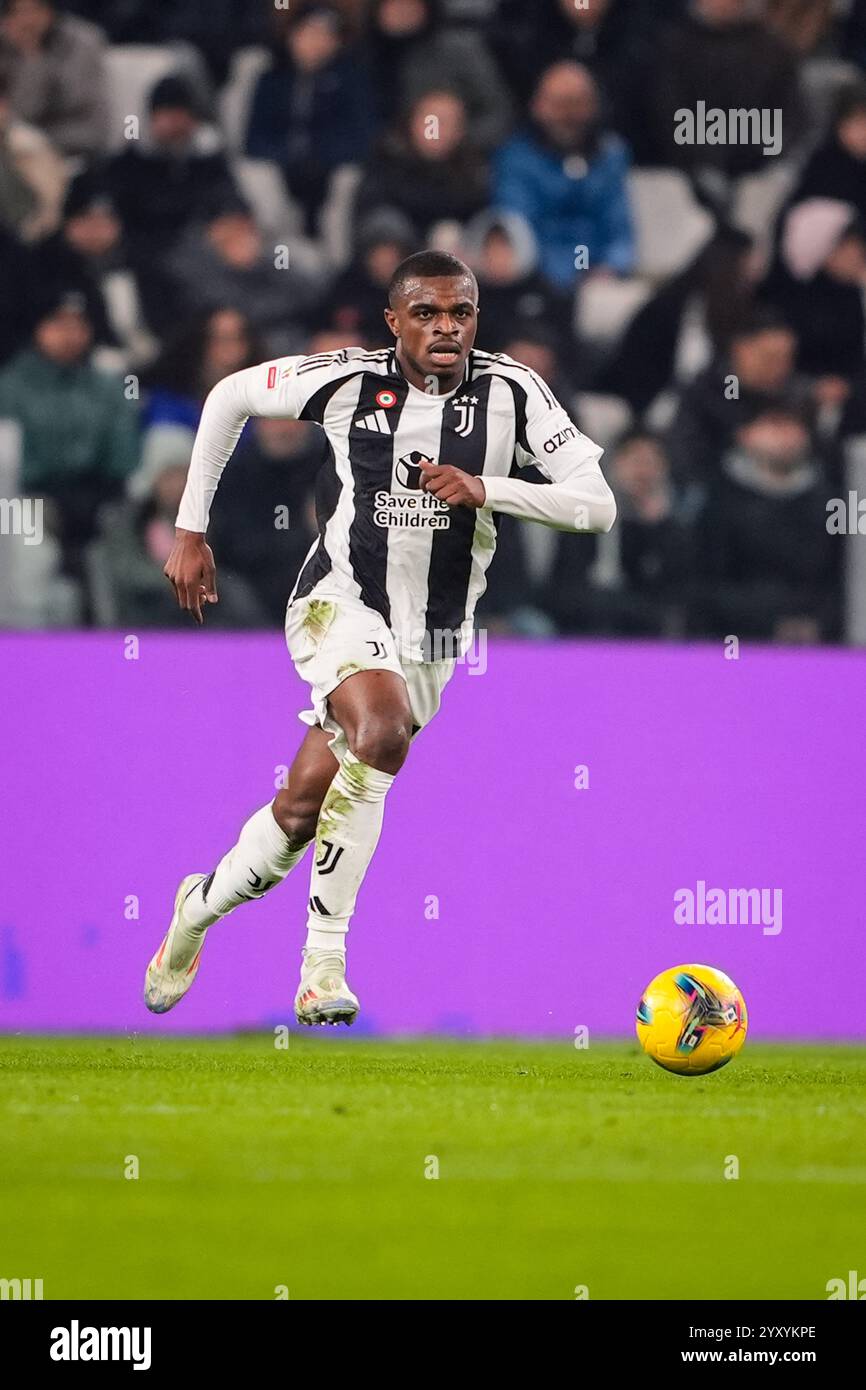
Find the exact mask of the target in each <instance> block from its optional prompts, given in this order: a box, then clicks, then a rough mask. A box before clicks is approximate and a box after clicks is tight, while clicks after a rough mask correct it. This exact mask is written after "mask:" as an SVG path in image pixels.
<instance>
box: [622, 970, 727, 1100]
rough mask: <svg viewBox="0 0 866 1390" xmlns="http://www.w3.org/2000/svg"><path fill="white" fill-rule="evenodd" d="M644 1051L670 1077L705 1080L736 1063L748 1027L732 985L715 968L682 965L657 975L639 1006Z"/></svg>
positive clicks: (641, 1041) (725, 976)
mask: <svg viewBox="0 0 866 1390" xmlns="http://www.w3.org/2000/svg"><path fill="white" fill-rule="evenodd" d="M636 1026H637V1035H638V1038H639V1039H640V1044H641V1047H642V1048H643V1050H644V1052H645V1053H646V1054H647V1056H648V1057H652V1059H653V1061H654V1062H657V1063H658V1065H659V1066H660V1067H664V1068H665V1071H675V1072H677V1073H678V1074H679V1075H681V1076H705V1075H706V1073H707V1072H710V1071H718V1069H719V1067H724V1066H725V1065H726V1064H727V1063H728V1062H730V1061H731V1059H732V1058H733V1057H736V1055H737V1053H738V1052H739V1050H740V1048H741V1047H742V1046H743V1043H744V1042H745V1041H746V1030H747V1028H748V1026H749V1020H748V1015H747V1014H746V1001H745V1000H744V998H743V996H742V994H741V993H740V991H739V990H738V989H737V986H736V985H735V984H734V982H733V980H731V979H729V977H728V976H727V975H725V974H723V972H722V971H721V970H715V969H714V968H713V966H711V965H677V966H674V968H673V970H663V971H662V973H661V974H660V975H656V977H655V979H654V980H652V981H651V982H650V983H649V984H648V985H647V987H646V989H645V990H644V992H643V996H642V998H641V1001H640V1003H639V1004H638V1006H637V1025H636Z"/></svg>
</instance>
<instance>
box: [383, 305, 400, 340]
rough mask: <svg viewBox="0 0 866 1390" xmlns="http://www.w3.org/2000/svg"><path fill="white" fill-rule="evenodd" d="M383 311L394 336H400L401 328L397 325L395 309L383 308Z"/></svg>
mask: <svg viewBox="0 0 866 1390" xmlns="http://www.w3.org/2000/svg"><path fill="white" fill-rule="evenodd" d="M383 313H384V315H385V322H386V323H387V325H388V327H389V328H390V330H391V332H392V333H393V334H394V337H395V338H399V336H400V330H399V328H398V327H397V315H396V314H395V313H394V310H393V309H384V310H383Z"/></svg>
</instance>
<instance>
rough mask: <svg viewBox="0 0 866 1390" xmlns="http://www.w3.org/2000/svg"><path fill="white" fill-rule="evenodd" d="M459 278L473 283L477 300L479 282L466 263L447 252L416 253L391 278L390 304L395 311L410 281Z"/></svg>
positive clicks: (399, 266)
mask: <svg viewBox="0 0 866 1390" xmlns="http://www.w3.org/2000/svg"><path fill="white" fill-rule="evenodd" d="M458 276H459V277H460V278H461V279H466V280H469V281H470V282H471V284H472V287H473V289H474V290H475V297H476V299H477V297H478V281H477V280H476V279H475V276H474V275H473V273H472V271H471V270H470V269H469V266H468V265H466V264H465V262H463V261H461V260H458V258H457V257H456V256H452V255H450V254H449V253H448V252H447V251H416V252H415V254H414V256H407V257H406V259H405V261H401V262H400V264H399V265H398V266H397V269H396V270H395V271H394V274H393V275H392V276H391V279H390V281H389V283H388V303H389V304H390V305H391V308H392V309H393V307H394V302H395V300H397V299H400V298H401V297H402V296H403V295H404V294H405V293H406V286H407V284H408V283H409V281H410V280H441V279H443V278H445V277H447V278H449V279H455V278H457V277H458Z"/></svg>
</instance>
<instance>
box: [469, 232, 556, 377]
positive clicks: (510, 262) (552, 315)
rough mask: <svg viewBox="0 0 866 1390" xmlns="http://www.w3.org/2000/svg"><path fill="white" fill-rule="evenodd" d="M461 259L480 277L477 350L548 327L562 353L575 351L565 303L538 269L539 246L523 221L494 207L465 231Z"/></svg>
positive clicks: (495, 348) (493, 349) (496, 349)
mask: <svg viewBox="0 0 866 1390" xmlns="http://www.w3.org/2000/svg"><path fill="white" fill-rule="evenodd" d="M461 255H462V257H463V259H464V260H465V261H466V262H467V263H468V264H469V265H471V267H472V269H473V270H474V271H475V275H476V277H477V279H478V288H479V293H480V304H481V313H482V318H481V320H480V334H481V346H483V347H484V348H485V349H486V350H487V351H488V352H500V351H502V347H503V344H504V343H505V342H507V341H508V339H509V338H511V337H512V336H514V335H520V333H521V332H523V331H525V332H528V333H530V334H531V333H532V331H533V329H534V328H536V327H537V326H538V325H539V324H544V325H546V326H547V329H548V331H549V332H552V333H553V334H554V336H555V338H556V340H557V347H558V350H559V352H560V354H564V353H565V352H566V351H567V350H568V348H569V347H573V343H572V342H571V339H570V322H569V318H570V315H569V311H568V307H567V305H564V304H563V301H562V299H561V297H560V296H559V295H557V294H555V293H554V292H552V291H551V288H550V285H549V284H548V283H547V281H546V280H545V279H544V277H543V276H542V275H541V274H540V273H539V270H538V242H537V240H536V237H535V233H534V232H533V230H532V228H531V227H530V225H529V223H528V222H527V221H526V219H525V218H524V217H521V216H520V215H519V214H518V213H516V212H497V211H496V210H495V209H493V210H491V211H485V212H480V213H478V215H477V217H473V219H472V221H471V222H470V223H469V224H468V226H467V227H466V230H465V233H464V236H463V241H462V246H461Z"/></svg>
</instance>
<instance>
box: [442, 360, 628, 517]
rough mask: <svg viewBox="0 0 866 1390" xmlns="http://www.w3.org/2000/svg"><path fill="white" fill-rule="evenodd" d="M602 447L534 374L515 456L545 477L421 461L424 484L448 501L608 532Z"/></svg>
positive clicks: (612, 509)
mask: <svg viewBox="0 0 866 1390" xmlns="http://www.w3.org/2000/svg"><path fill="white" fill-rule="evenodd" d="M603 452H604V451H603V450H602V448H601V446H600V445H598V444H594V443H593V441H592V440H591V439H588V438H587V437H586V435H585V434H581V432H580V430H579V429H578V428H577V426H576V425H575V424H574V423H573V421H572V420H570V419H569V417H568V414H567V413H566V411H565V410H563V408H562V406H561V405H560V404H559V402H558V401H557V400H556V399H555V397H554V396H552V395H551V394H550V392H549V391H548V389H547V387H546V386H545V385H544V384H543V382H541V380H540V378H538V377H536V376H535V375H534V374H533V376H532V378H531V379H530V381H529V387H528V390H527V392H526V408H525V412H524V414H523V415H522V416H521V419H520V421H519V424H518V442H517V449H516V453H517V461H518V463H519V464H520V465H521V466H523V467H526V465H528V464H534V465H535V466H536V467H537V468H538V469H540V471H541V472H542V473H543V474H544V476H545V477H546V478H547V479H548V481H547V482H546V483H527V482H523V481H522V479H520V478H499V477H491V476H489V475H487V474H485V475H484V476H483V477H478V476H476V475H474V474H471V473H464V472H463V471H462V470H461V469H459V468H454V467H449V466H448V465H443V464H440V465H436V464H429V463H424V462H422V464H421V467H422V468H423V470H424V487H425V489H426V491H428V492H432V493H434V494H435V496H437V497H438V498H439V500H440V501H441V502H447V503H448V504H449V505H450V506H466V507H490V508H492V509H493V511H497V512H505V513H506V514H507V515H508V516H516V517H519V518H520V519H521V520H524V521H540V522H541V523H542V525H544V526H552V527H554V528H555V529H556V530H558V531H609V530H610V528H611V527H612V526H613V523H614V520H615V518H616V502H615V501H614V496H613V493H612V492H611V490H610V488H609V487H608V485H607V482H606V481H605V477H604V474H603V473H602V471H601V469H600V468H599V466H598V460H599V459H600V458H601V455H602V453H603Z"/></svg>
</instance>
